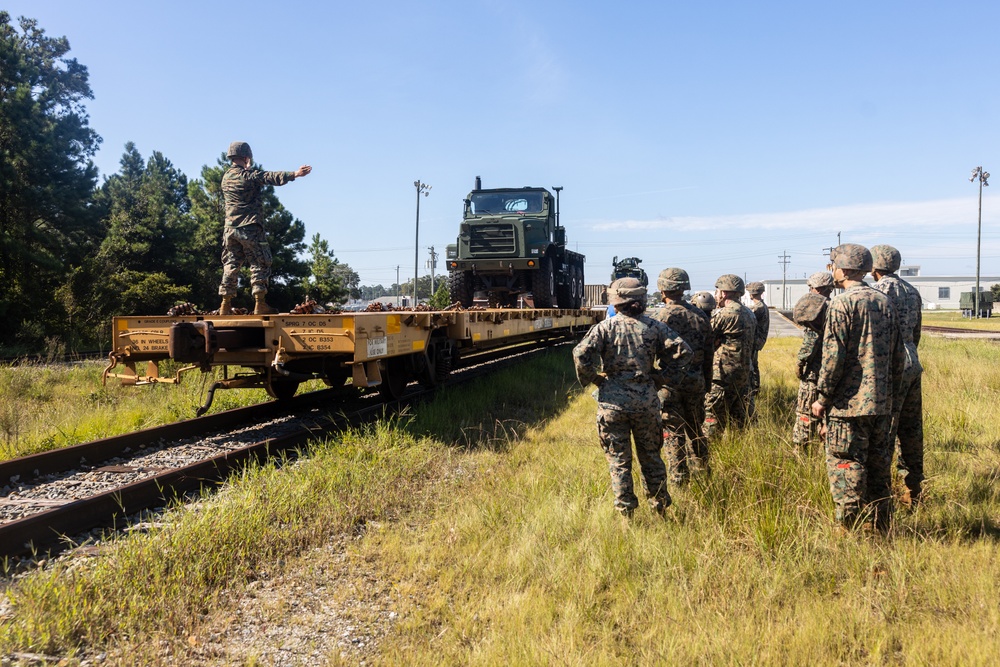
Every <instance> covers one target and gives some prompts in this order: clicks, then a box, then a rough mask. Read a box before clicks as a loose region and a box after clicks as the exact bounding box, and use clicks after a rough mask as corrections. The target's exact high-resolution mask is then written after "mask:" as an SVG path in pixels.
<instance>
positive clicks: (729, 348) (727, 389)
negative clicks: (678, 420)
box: [704, 300, 757, 437]
mask: <svg viewBox="0 0 1000 667" xmlns="http://www.w3.org/2000/svg"><path fill="white" fill-rule="evenodd" d="M712 335H713V337H714V339H715V340H714V344H715V354H714V355H713V358H712V384H711V387H709V391H708V395H707V396H706V397H705V425H704V428H705V435H707V436H709V437H711V436H712V435H714V434H715V433H717V432H718V431H719V430H720V429H722V428H724V427H725V426H726V425H727V424H728V423H733V424H734V425H736V426H742V425H743V424H745V423H746V420H747V407H748V406H747V403H746V399H747V393H748V392H747V390H748V387H749V383H750V363H751V359H752V355H753V349H754V346H755V344H756V340H757V318H756V317H754V315H753V313H751V312H750V310H749V309H748V308H747V307H746V306H744V305H743V304H741V303H740V302H739V301H737V300H731V301H727V302H726V303H725V305H723V306H721V307H719V308H716V309H715V310H714V311H712Z"/></svg>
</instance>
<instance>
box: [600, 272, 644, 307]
mask: <svg viewBox="0 0 1000 667" xmlns="http://www.w3.org/2000/svg"><path fill="white" fill-rule="evenodd" d="M629 301H641V302H643V303H645V301H646V288H645V287H643V286H642V283H640V282H639V281H638V280H636V279H635V278H619V279H618V280H616V281H614V282H613V283H611V286H610V287H608V303H610V304H611V305H612V306H617V305H619V304H622V303H628V302H629Z"/></svg>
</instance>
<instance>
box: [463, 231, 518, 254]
mask: <svg viewBox="0 0 1000 667" xmlns="http://www.w3.org/2000/svg"><path fill="white" fill-rule="evenodd" d="M469 251H470V252H471V253H472V255H473V256H474V257H476V256H483V255H513V254H515V253H516V252H517V240H516V239H515V237H514V225H476V226H475V227H473V228H472V230H471V234H470V238H469Z"/></svg>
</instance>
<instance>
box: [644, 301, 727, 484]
mask: <svg viewBox="0 0 1000 667" xmlns="http://www.w3.org/2000/svg"><path fill="white" fill-rule="evenodd" d="M652 317H654V318H655V319H657V320H659V321H661V322H663V323H664V324H666V325H667V326H668V327H670V328H671V329H673V330H674V331H676V332H677V333H678V334H680V337H681V338H683V339H684V341H685V342H686V343H687V344H688V345H689V346H690V347H691V351H692V355H691V363H690V364H689V365H688V367H687V372H686V374H685V377H684V380H683V382H681V384H679V385H670V386H665V387H662V388H661V389H660V391H659V398H660V405H661V411H662V418H663V444H664V448H665V450H666V453H667V465H668V468H669V471H670V481H671V482H673V483H675V484H676V483H682V482H684V481H685V480H686V479H687V478H688V476H689V475H690V468H691V467H692V466H693V467H695V468H698V469H707V468H708V438H707V437H706V436H705V431H704V427H703V423H704V421H705V393H706V390H707V389H708V387H709V385H711V383H712V360H713V359H712V357H713V352H714V345H713V340H714V337H713V334H712V324H711V321H710V320H709V317H708V315H707V314H706V313H705V312H704V311H703V310H702V309H701V308H699V307H698V306H695V305H692V304H690V303H687V302H686V301H673V300H665V303H664V306H663V307H662V308H657V309H656V310H655V311H653V314H652Z"/></svg>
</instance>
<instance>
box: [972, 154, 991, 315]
mask: <svg viewBox="0 0 1000 667" xmlns="http://www.w3.org/2000/svg"><path fill="white" fill-rule="evenodd" d="M989 177H990V172H988V171H983V168H982V166H979V167H976V168H975V169H973V170H972V177H971V178H969V181H970V182H974V181H975V180H976V179H977V178H978V179H979V225H978V227H976V301H975V304H976V314H975V317H976V319H978V318H979V314H980V313H981V312H982V311H981V310H980V309H979V296H980V294H979V252H980V248H981V247H982V235H983V186H984V185H987V186H988V185H989V183H988V182H987V179H988V178H989Z"/></svg>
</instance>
